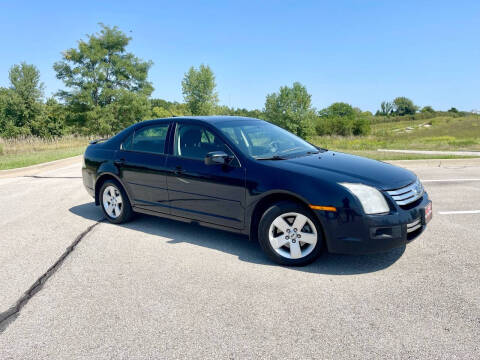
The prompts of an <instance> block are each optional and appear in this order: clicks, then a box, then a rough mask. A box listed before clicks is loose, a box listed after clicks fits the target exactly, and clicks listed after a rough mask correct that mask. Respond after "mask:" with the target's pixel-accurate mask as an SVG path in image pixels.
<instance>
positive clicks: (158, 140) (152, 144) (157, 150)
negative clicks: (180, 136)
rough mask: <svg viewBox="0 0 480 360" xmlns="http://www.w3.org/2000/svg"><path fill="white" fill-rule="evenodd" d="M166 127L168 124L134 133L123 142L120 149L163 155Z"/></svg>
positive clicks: (147, 127) (153, 126) (148, 127)
mask: <svg viewBox="0 0 480 360" xmlns="http://www.w3.org/2000/svg"><path fill="white" fill-rule="evenodd" d="M168 125H169V124H160V125H151V126H146V127H143V128H141V129H139V130H137V131H135V133H134V134H133V135H131V136H129V137H128V138H127V139H126V140H125V141H124V142H123V144H122V149H123V150H128V151H140V152H148V153H153V154H165V141H166V139H167V132H168Z"/></svg>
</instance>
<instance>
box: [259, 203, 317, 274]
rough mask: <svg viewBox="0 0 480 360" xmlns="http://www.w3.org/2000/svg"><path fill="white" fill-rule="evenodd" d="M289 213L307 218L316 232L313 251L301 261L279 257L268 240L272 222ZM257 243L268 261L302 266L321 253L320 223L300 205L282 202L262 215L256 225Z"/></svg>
mask: <svg viewBox="0 0 480 360" xmlns="http://www.w3.org/2000/svg"><path fill="white" fill-rule="evenodd" d="M289 212H296V213H299V214H302V215H305V216H307V217H308V218H309V219H310V221H311V222H313V224H314V225H315V227H316V230H317V244H316V246H315V248H314V249H313V251H312V252H311V253H310V254H308V255H307V256H305V257H303V258H301V259H288V258H284V257H283V256H281V255H279V254H278V253H277V252H276V251H275V250H274V249H273V248H272V246H271V244H270V240H269V238H268V235H269V229H270V225H271V224H272V222H273V221H274V220H275V219H276V218H277V217H278V216H280V215H282V214H286V213H289ZM258 241H259V243H260V246H261V247H262V250H263V251H264V252H265V253H266V254H267V255H268V257H269V258H270V259H272V260H273V261H275V262H276V263H278V264H281V265H286V266H304V265H307V264H310V263H311V262H313V261H314V260H315V259H316V258H317V257H318V256H319V255H320V254H321V252H322V250H323V247H324V240H323V232H322V226H321V224H320V221H318V219H317V217H316V216H315V214H312V212H311V211H310V210H309V209H306V208H305V207H304V206H302V205H301V204H297V203H294V202H290V201H282V202H278V203H276V204H273V205H272V206H270V207H269V208H268V209H267V210H266V211H265V212H264V213H263V215H262V218H261V219H260V223H259V225H258Z"/></svg>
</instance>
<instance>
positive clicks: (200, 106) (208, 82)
mask: <svg viewBox="0 0 480 360" xmlns="http://www.w3.org/2000/svg"><path fill="white" fill-rule="evenodd" d="M216 86H217V84H216V83H215V75H214V74H213V71H212V69H210V66H208V65H203V64H202V65H200V67H199V68H198V70H197V69H195V68H194V67H193V66H192V67H191V68H190V69H189V70H188V72H187V73H186V74H185V76H184V77H183V80H182V92H183V97H184V99H185V102H186V103H187V106H188V109H189V110H190V112H191V113H192V115H210V114H212V113H213V111H214V110H215V107H216V106H217V104H218V94H217V92H216V91H215V88H216Z"/></svg>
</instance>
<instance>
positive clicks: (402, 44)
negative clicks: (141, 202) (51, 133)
mask: <svg viewBox="0 0 480 360" xmlns="http://www.w3.org/2000/svg"><path fill="white" fill-rule="evenodd" d="M99 22H103V23H105V24H108V25H117V26H119V27H120V29H121V30H123V31H124V32H126V33H127V34H129V35H130V36H132V37H133V40H132V42H131V44H130V46H129V50H130V51H132V52H133V53H135V54H136V55H137V56H139V57H141V58H143V59H146V60H152V61H153V62H154V65H153V67H152V69H151V71H150V80H151V81H152V83H153V85H154V87H155V92H154V94H153V96H154V97H159V98H163V99H166V100H171V101H174V100H176V101H182V93H181V85H180V83H181V79H182V77H183V74H184V73H185V72H186V71H187V70H188V68H189V67H190V66H192V65H194V66H198V65H199V64H201V63H205V64H208V65H210V66H211V67H212V69H213V71H214V72H215V74H216V78H217V85H218V86H217V89H218V92H219V96H220V102H221V103H222V104H225V105H229V106H234V107H246V108H262V107H263V106H264V101H265V96H266V94H268V93H271V92H274V91H277V90H278V88H279V87H280V86H282V85H291V84H292V83H293V82H294V81H300V82H301V83H302V84H304V85H305V86H306V87H307V89H308V91H309V92H310V93H311V94H312V103H313V105H314V106H315V107H316V108H322V107H325V106H328V105H329V104H331V103H332V102H335V101H344V102H348V103H350V104H352V105H354V106H358V107H360V108H362V109H364V110H371V111H375V110H376V109H378V107H379V104H380V102H381V101H382V100H389V99H393V98H394V97H396V96H407V97H410V98H411V99H413V100H414V102H415V103H416V104H418V105H421V106H423V105H431V106H433V107H434V108H436V109H443V110H445V109H449V108H450V107H451V106H455V107H457V108H459V109H462V110H471V109H480V91H479V90H480V88H479V80H480V40H479V39H480V2H479V1H458V0H457V1H445V2H443V1H404V0H402V1H400V0H399V1H380V0H377V1H368V0H364V1H362V0H356V1H354V0H351V1H300V0H297V1H244V0H242V1H235V2H232V1H227V0H224V1H180V0H179V1H165V2H164V1H140V0H137V1H85V0H82V1H70V2H69V1H31V2H27V1H4V0H0V86H7V84H8V69H9V68H10V66H11V65H13V64H15V63H19V62H21V61H26V62H27V63H32V64H35V65H36V66H37V67H38V68H39V69H40V72H41V78H42V81H43V82H44V83H45V87H46V95H51V94H53V93H55V92H56V91H57V90H58V89H59V88H61V87H62V83H61V82H60V81H58V80H57V79H56V78H55V72H54V71H53V69H52V65H53V63H54V62H55V61H58V60H59V59H60V57H61V52H62V51H63V50H65V49H68V48H71V47H75V46H76V44H77V40H79V39H81V38H84V37H85V34H90V33H94V32H96V31H98V30H99V27H98V23H99Z"/></svg>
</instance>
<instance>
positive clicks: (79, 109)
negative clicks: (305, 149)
mask: <svg viewBox="0 0 480 360" xmlns="http://www.w3.org/2000/svg"><path fill="white" fill-rule="evenodd" d="M100 26H101V29H100V31H99V32H98V33H95V34H92V35H88V36H87V38H86V39H82V40H80V41H79V42H78V46H77V47H76V48H71V49H68V50H66V51H64V52H63V53H62V57H61V59H60V60H59V61H58V62H56V63H55V64H54V65H53V68H54V70H55V72H56V77H57V79H59V80H62V81H63V83H64V86H65V89H62V90H60V91H58V92H57V93H56V94H55V95H54V96H52V97H49V98H47V99H45V97H44V85H43V83H42V82H41V81H40V72H39V70H38V69H37V68H36V67H35V66H34V65H31V64H26V63H21V64H17V65H13V66H12V67H11V69H10V71H9V82H10V84H9V86H8V87H0V136H2V137H19V136H28V135H34V136H39V137H52V136H61V135H64V134H86V135H90V134H94V135H103V136H108V135H111V134H114V133H116V132H118V131H120V130H121V129H123V128H125V127H127V126H129V125H131V124H133V123H135V122H138V121H142V120H146V119H151V118H162V117H172V116H184V115H212V114H218V115H238V116H248V117H256V118H261V119H264V120H267V121H270V122H272V123H274V124H277V125H279V126H281V127H283V128H285V129H287V130H289V131H291V132H293V133H295V134H297V135H299V136H302V137H308V136H312V135H315V134H316V135H345V136H347V135H366V134H368V133H369V132H370V124H371V123H372V122H373V121H375V119H384V118H391V117H400V116H418V115H417V114H423V116H429V115H432V116H433V115H434V114H436V113H437V112H435V110H433V109H432V107H430V106H425V107H423V108H422V109H419V107H417V106H416V105H415V104H414V103H413V101H412V100H410V99H408V98H406V97H397V98H395V99H394V100H393V101H391V102H390V101H384V102H382V103H381V104H380V109H379V110H378V111H377V112H376V114H375V115H373V114H372V113H371V112H369V111H362V110H360V109H359V108H355V107H352V106H351V105H350V104H347V103H342V102H337V103H334V104H332V105H330V106H329V107H327V108H325V109H321V110H317V109H315V108H313V107H312V104H311V95H310V94H309V93H308V91H307V89H306V87H305V86H304V85H302V84H300V83H298V82H294V83H293V84H292V86H282V87H281V88H280V89H279V91H278V92H274V93H271V94H268V95H267V96H266V99H265V107H264V108H263V109H261V110H257V109H256V110H248V109H243V108H231V107H227V106H222V105H220V104H219V100H218V93H217V92H216V81H215V75H214V73H213V71H212V69H211V68H210V67H209V66H208V65H203V64H202V65H200V66H199V67H198V68H195V67H191V68H190V69H189V70H188V71H187V72H186V73H185V75H184V78H183V80H182V82H181V86H182V93H183V97H184V102H183V103H179V102H170V101H166V100H163V99H154V98H151V94H152V92H153V90H154V88H153V85H152V83H151V82H150V81H149V80H148V72H149V69H150V68H151V66H152V64H153V63H152V62H151V61H144V60H142V59H140V58H138V57H136V56H135V55H134V54H132V53H131V52H128V51H127V46H128V44H129V43H130V41H131V40H132V39H131V38H130V37H128V36H127V35H126V34H125V33H123V32H122V31H121V30H119V29H118V28H117V27H115V26H114V27H110V26H106V25H103V24H100ZM449 112H450V113H451V114H458V115H463V114H464V113H461V112H459V111H458V110H457V109H455V108H452V109H450V110H449Z"/></svg>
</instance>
